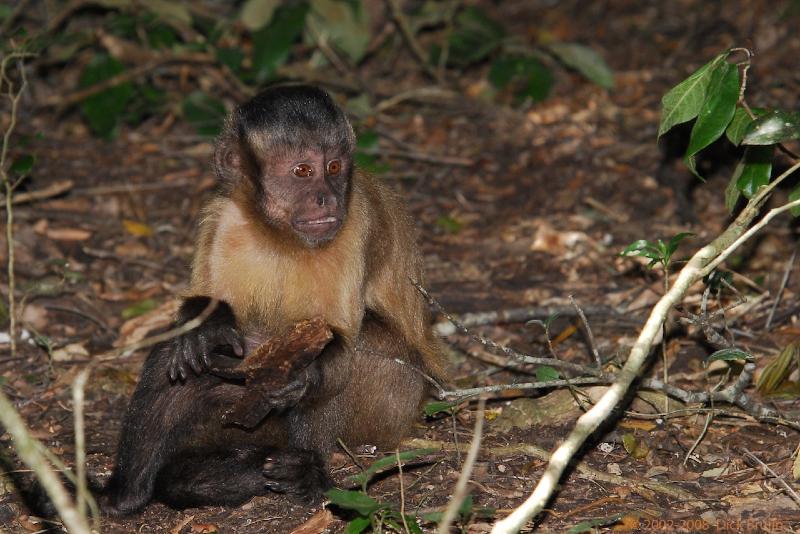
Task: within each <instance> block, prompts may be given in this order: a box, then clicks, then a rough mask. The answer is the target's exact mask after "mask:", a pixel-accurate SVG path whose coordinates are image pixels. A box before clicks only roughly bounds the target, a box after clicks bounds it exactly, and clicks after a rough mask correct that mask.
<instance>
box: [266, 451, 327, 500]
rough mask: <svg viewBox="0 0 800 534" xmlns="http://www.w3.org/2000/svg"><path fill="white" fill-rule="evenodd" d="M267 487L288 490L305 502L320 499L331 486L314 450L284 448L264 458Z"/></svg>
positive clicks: (321, 462)
mask: <svg viewBox="0 0 800 534" xmlns="http://www.w3.org/2000/svg"><path fill="white" fill-rule="evenodd" d="M262 473H263V474H264V478H265V479H266V481H265V482H264V484H265V485H266V487H267V488H268V489H270V490H272V491H275V492H277V493H287V494H289V495H292V496H294V497H296V498H298V499H300V500H301V501H303V502H306V503H318V502H320V501H322V499H323V497H324V495H325V492H326V491H327V490H329V489H331V488H332V487H333V481H332V480H331V478H330V476H329V475H328V470H327V467H326V466H325V461H324V460H323V459H322V456H321V455H320V454H319V453H318V452H316V451H308V450H303V449H285V450H278V451H274V452H273V453H271V454H270V455H268V456H267V458H266V459H265V460H264V467H263V470H262Z"/></svg>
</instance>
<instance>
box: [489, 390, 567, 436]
mask: <svg viewBox="0 0 800 534" xmlns="http://www.w3.org/2000/svg"><path fill="white" fill-rule="evenodd" d="M580 413H581V412H580V410H579V409H578V407H577V406H575V399H573V398H572V394H571V393H570V392H569V391H568V390H566V389H562V390H556V391H553V392H551V393H548V394H547V395H545V396H543V397H539V398H536V399H529V398H523V399H516V400H514V401H512V402H511V404H509V405H508V406H506V407H505V408H503V413H501V414H500V415H499V416H498V417H497V419H496V420H495V421H494V422H493V425H494V428H495V429H497V431H499V432H510V431H511V429H513V428H515V427H516V428H520V429H522V430H527V429H529V428H533V427H535V426H537V425H541V424H548V425H555V424H559V423H565V422H567V421H571V420H573V419H575V418H576V417H578V416H579V415H580Z"/></svg>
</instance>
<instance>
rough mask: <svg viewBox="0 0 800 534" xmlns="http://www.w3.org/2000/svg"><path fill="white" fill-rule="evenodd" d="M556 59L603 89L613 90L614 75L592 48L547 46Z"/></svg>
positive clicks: (572, 45) (553, 44) (576, 45)
mask: <svg viewBox="0 0 800 534" xmlns="http://www.w3.org/2000/svg"><path fill="white" fill-rule="evenodd" d="M548 48H549V49H550V51H551V52H553V54H555V55H556V57H558V59H559V60H560V61H561V62H562V63H564V64H565V65H567V66H568V67H571V68H573V69H575V70H576V71H578V72H579V73H581V74H582V75H583V76H584V77H585V78H586V79H588V80H589V81H591V82H593V83H595V84H597V85H599V86H600V87H602V88H604V89H613V88H614V73H613V72H611V69H610V68H609V66H608V64H607V63H606V61H605V60H604V59H603V57H602V56H601V55H600V54H598V53H597V51H595V50H594V49H592V48H589V47H588V46H584V45H580V44H577V43H551V44H549V45H548Z"/></svg>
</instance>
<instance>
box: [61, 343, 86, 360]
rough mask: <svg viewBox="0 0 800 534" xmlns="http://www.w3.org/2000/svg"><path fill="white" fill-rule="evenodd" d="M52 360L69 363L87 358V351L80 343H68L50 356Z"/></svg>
mask: <svg viewBox="0 0 800 534" xmlns="http://www.w3.org/2000/svg"><path fill="white" fill-rule="evenodd" d="M52 357H53V360H54V361H57V362H71V361H73V360H82V359H85V358H88V357H89V351H88V350H86V347H84V346H83V345H81V344H80V343H70V344H69V345H66V346H64V347H61V348H60V349H56V350H54V351H53V354H52Z"/></svg>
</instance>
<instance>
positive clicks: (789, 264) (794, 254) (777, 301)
mask: <svg viewBox="0 0 800 534" xmlns="http://www.w3.org/2000/svg"><path fill="white" fill-rule="evenodd" d="M796 257H797V247H795V248H794V250H792V257H791V258H789V261H788V262H786V269H784V271H783V278H782V279H781V285H780V287H779V288H778V292H777V294H776V295H775V301H774V302H773V303H772V307H771V308H770V310H769V315H768V316H767V322H766V324H765V325H764V330H769V327H770V326H772V319H773V318H774V317H775V310H777V309H778V304H780V302H781V297H783V291H784V290H785V289H786V284H787V283H789V275H790V274H791V273H792V268H794V260H795V258H796Z"/></svg>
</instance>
